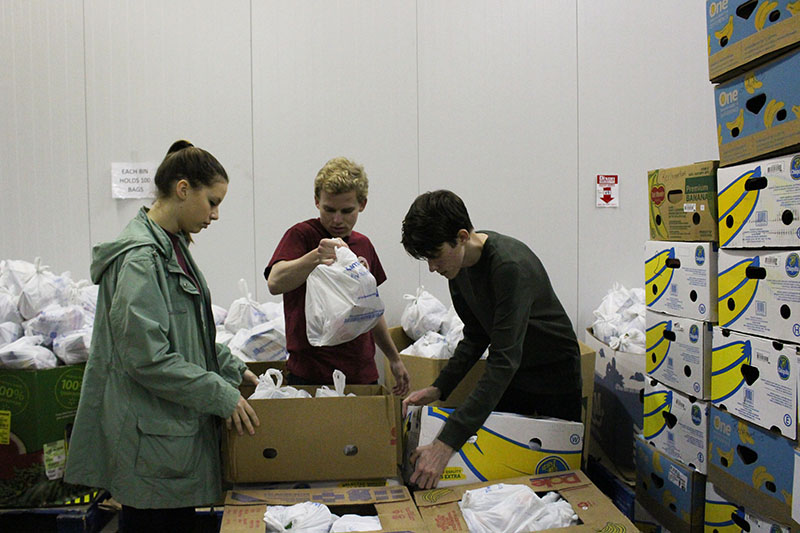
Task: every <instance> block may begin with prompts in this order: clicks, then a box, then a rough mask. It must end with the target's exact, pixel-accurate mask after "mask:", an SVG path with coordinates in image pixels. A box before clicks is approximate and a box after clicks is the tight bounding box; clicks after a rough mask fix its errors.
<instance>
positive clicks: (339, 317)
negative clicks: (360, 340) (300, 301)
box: [305, 246, 384, 346]
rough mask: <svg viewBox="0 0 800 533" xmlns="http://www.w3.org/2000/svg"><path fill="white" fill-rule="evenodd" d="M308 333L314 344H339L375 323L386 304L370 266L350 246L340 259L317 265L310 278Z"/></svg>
mask: <svg viewBox="0 0 800 533" xmlns="http://www.w3.org/2000/svg"><path fill="white" fill-rule="evenodd" d="M305 310H306V335H307V336H308V342H309V343H311V345H312V346H335V345H337V344H342V343H345V342H347V341H351V340H353V339H355V338H356V337H358V336H359V335H361V334H362V333H366V332H367V331H370V330H371V329H372V328H374V327H375V324H377V323H378V320H380V318H381V317H382V316H383V312H384V305H383V301H382V300H381V298H380V296H378V286H377V282H376V281H375V276H373V275H372V274H371V273H370V271H369V270H367V269H366V268H365V267H364V265H362V264H361V262H359V260H358V258H357V257H356V256H355V254H354V253H353V252H352V251H351V250H350V249H349V248H347V247H344V246H341V247H339V248H336V261H335V262H334V263H333V264H331V265H317V267H316V268H314V270H312V271H311V274H309V276H308V279H307V280H306V307H305Z"/></svg>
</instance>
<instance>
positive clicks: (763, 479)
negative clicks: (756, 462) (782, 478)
mask: <svg viewBox="0 0 800 533" xmlns="http://www.w3.org/2000/svg"><path fill="white" fill-rule="evenodd" d="M765 483H775V478H774V477H773V476H772V474H770V473H769V472H767V467H766V466H757V467H755V469H753V486H754V487H755V488H757V489H759V488H761V485H764V484H765Z"/></svg>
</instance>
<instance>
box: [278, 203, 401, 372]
mask: <svg viewBox="0 0 800 533" xmlns="http://www.w3.org/2000/svg"><path fill="white" fill-rule="evenodd" d="M330 238H332V237H331V234H330V233H328V231H327V230H326V229H325V228H324V227H323V225H322V223H321V222H320V220H319V219H318V218H312V219H309V220H306V221H304V222H300V223H298V224H295V225H294V226H292V227H291V228H289V229H288V230H287V231H286V233H285V234H284V236H283V238H282V239H281V242H279V243H278V247H277V248H276V249H275V253H274V254H272V259H270V260H269V264H268V265H267V268H266V269H264V278H268V277H269V273H270V270H271V269H272V266H273V265H274V264H275V263H277V262H278V261H291V260H292V259H297V258H298V257H302V256H303V255H305V254H307V253H308V252H310V251H311V250H313V249H315V248H316V247H317V246H319V241H320V240H322V239H330ZM342 240H344V241H345V242H346V243H347V245H348V246H349V247H350V249H351V250H352V251H353V253H354V254H356V256H359V257H363V258H364V259H366V260H367V263H368V264H369V271H370V272H371V273H372V275H373V276H375V281H376V282H377V284H378V285H380V284H381V283H383V282H384V281H386V274H385V273H384V271H383V267H382V266H381V262H380V259H378V254H377V252H376V251H375V248H373V246H372V243H371V242H370V241H369V239H368V238H367V236H366V235H363V234H361V233H358V232H355V231H353V232H351V233H350V236H349V237H347V238H344V239H342ZM305 309H306V284H305V283H303V284H302V285H300V286H299V287H297V288H296V289H294V290H292V291H289V292H286V293H284V294H283V312H284V315H285V319H286V349H287V350H288V351H289V360H288V362H287V363H286V368H287V369H288V370H289V372H291V373H292V374H294V375H296V376H298V377H301V378H303V379H306V380H309V381H311V382H312V383H318V384H332V383H333V377H332V374H333V371H334V370H336V369H339V370H341V371H342V372H344V375H345V376H346V377H347V383H349V384H353V385H358V384H365V383H373V382H375V381H377V380H378V368H377V367H376V366H375V341H374V340H373V338H372V332H367V333H364V334H363V335H359V336H358V337H356V338H355V339H353V340H351V341H349V342H346V343H344V344H339V345H337V346H320V347H315V346H311V344H309V342H308V336H307V335H306V312H305Z"/></svg>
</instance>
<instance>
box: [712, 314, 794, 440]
mask: <svg viewBox="0 0 800 533" xmlns="http://www.w3.org/2000/svg"><path fill="white" fill-rule="evenodd" d="M711 361H712V363H711V364H712V371H711V402H712V403H713V404H714V405H716V406H717V407H719V408H721V409H724V410H725V411H728V412H730V413H733V414H734V415H736V416H738V417H739V418H742V419H744V420H747V421H748V422H752V423H753V424H756V425H758V426H760V427H762V428H765V429H769V430H771V431H774V432H776V433H779V434H781V435H783V436H784V437H786V438H787V439H792V440H794V439H795V438H796V437H797V369H798V368H800V366H799V365H798V362H799V361H800V346H799V345H796V344H784V343H781V342H778V341H774V340H770V339H763V338H761V337H754V336H751V335H744V334H741V333H736V332H734V331H730V330H727V329H723V328H719V327H717V328H714V347H713V350H712V353H711Z"/></svg>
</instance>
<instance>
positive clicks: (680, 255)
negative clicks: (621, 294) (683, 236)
mask: <svg viewBox="0 0 800 533" xmlns="http://www.w3.org/2000/svg"><path fill="white" fill-rule="evenodd" d="M717 253H718V252H717V245H716V244H715V243H713V242H678V241H647V242H646V243H645V261H644V284H645V304H647V308H648V309H652V310H653V311H658V312H660V313H666V314H668V315H673V316H680V317H685V318H692V319H694V320H704V321H706V322H716V321H717V306H716V305H715V302H714V295H715V294H716V293H717Z"/></svg>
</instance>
